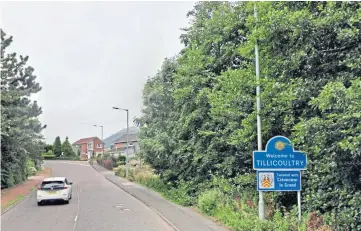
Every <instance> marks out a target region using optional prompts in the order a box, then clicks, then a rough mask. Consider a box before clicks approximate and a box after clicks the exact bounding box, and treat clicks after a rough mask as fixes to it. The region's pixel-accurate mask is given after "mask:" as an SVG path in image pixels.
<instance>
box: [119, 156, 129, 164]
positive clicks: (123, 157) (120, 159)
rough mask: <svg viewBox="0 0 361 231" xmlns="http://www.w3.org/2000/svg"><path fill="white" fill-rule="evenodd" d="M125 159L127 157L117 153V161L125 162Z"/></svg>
mask: <svg viewBox="0 0 361 231" xmlns="http://www.w3.org/2000/svg"><path fill="white" fill-rule="evenodd" d="M126 159H127V158H126V157H125V156H123V155H119V156H118V160H117V161H123V162H124V163H125V160H126Z"/></svg>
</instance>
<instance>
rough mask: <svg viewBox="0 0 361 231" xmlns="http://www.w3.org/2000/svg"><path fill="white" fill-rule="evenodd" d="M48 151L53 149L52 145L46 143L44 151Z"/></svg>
mask: <svg viewBox="0 0 361 231" xmlns="http://www.w3.org/2000/svg"><path fill="white" fill-rule="evenodd" d="M48 151H54V147H53V145H52V144H47V145H46V146H45V152H48Z"/></svg>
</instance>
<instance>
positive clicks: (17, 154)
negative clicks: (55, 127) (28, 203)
mask: <svg viewBox="0 0 361 231" xmlns="http://www.w3.org/2000/svg"><path fill="white" fill-rule="evenodd" d="M12 41H13V38H12V37H11V36H10V37H8V36H6V33H5V32H4V31H3V30H1V67H2V68H1V114H2V115H1V184H2V186H4V187H10V186H13V185H14V184H17V183H20V182H22V181H23V180H25V179H26V178H27V174H28V172H27V168H26V165H27V163H28V161H29V160H30V161H33V162H35V163H36V164H37V166H38V165H39V164H40V160H41V152H42V149H43V148H44V142H43V136H42V134H41V131H42V130H43V129H44V126H42V125H41V123H40V121H39V118H38V117H39V115H41V113H42V110H41V108H40V107H39V106H38V104H37V102H36V101H31V100H30V96H31V95H32V94H36V93H38V92H39V91H40V90H41V87H40V85H39V83H37V82H36V75H34V68H33V67H31V66H28V65H27V61H28V59H29V57H28V56H25V57H24V56H22V55H20V56H18V55H17V54H16V53H10V54H9V53H7V48H8V47H9V46H10V45H11V43H12Z"/></svg>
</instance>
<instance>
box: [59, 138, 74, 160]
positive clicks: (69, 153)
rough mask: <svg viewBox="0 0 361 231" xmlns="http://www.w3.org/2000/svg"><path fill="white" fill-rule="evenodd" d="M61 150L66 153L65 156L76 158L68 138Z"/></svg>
mask: <svg viewBox="0 0 361 231" xmlns="http://www.w3.org/2000/svg"><path fill="white" fill-rule="evenodd" d="M61 149H62V152H63V153H64V156H69V157H70V156H71V157H74V156H75V152H74V150H73V148H72V147H71V144H70V142H69V138H68V137H66V138H65V141H64V142H63V144H62V147H61Z"/></svg>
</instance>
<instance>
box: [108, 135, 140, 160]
mask: <svg viewBox="0 0 361 231" xmlns="http://www.w3.org/2000/svg"><path fill="white" fill-rule="evenodd" d="M128 142H129V150H128V155H129V158H130V157H134V156H135V155H136V153H137V152H139V138H138V133H136V134H129V135H128ZM107 153H109V154H111V155H115V156H118V155H124V156H125V155H126V154H127V134H125V135H122V136H121V137H120V139H118V140H116V141H115V142H114V143H113V145H112V146H111V150H109V151H108V152H107Z"/></svg>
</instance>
